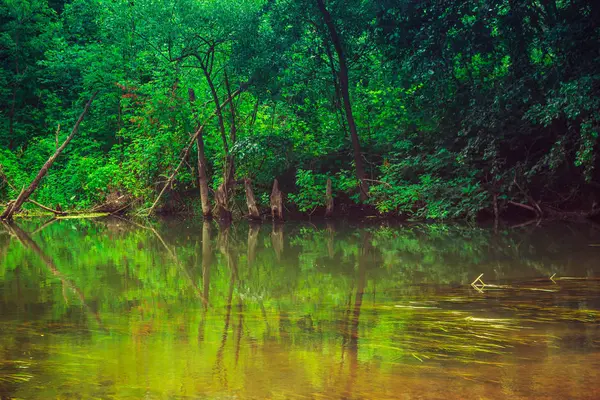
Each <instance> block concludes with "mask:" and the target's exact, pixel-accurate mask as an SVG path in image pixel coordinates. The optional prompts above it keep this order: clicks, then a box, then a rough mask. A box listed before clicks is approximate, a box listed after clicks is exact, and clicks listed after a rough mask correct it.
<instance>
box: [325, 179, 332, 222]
mask: <svg viewBox="0 0 600 400" xmlns="http://www.w3.org/2000/svg"><path fill="white" fill-rule="evenodd" d="M325 197H326V205H325V218H331V217H332V216H333V190H332V188H331V179H329V178H328V179H327V187H326V189H325Z"/></svg>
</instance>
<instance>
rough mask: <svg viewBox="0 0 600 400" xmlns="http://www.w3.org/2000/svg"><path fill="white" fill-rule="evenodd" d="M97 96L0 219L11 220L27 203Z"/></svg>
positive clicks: (71, 138) (90, 100)
mask: <svg viewBox="0 0 600 400" xmlns="http://www.w3.org/2000/svg"><path fill="white" fill-rule="evenodd" d="M97 94H98V92H95V93H94V94H93V95H92V97H90V99H89V100H88V102H87V104H86V105H85V108H84V109H83V112H82V113H81V115H80V116H79V118H78V119H77V122H75V126H73V130H71V134H70V135H69V136H68V137H67V139H65V141H64V142H63V144H62V145H60V147H59V148H57V149H56V151H55V152H54V154H53V155H52V156H50V158H49V159H48V161H46V162H45V163H44V165H43V166H42V169H40V171H39V172H38V174H37V175H36V177H35V178H34V179H33V181H32V182H31V184H30V185H29V187H28V188H27V189H24V190H22V191H21V193H20V194H19V196H18V197H17V199H16V200H15V201H14V203H13V204H12V205H11V206H9V207H7V208H6V210H5V211H4V213H3V214H2V215H1V216H0V219H6V220H11V219H12V217H13V215H14V214H15V213H17V212H19V210H20V209H21V206H22V205H23V203H24V202H25V201H27V199H28V198H29V196H31V194H32V193H33V192H34V191H35V189H37V187H38V185H39V184H40V182H41V181H42V179H43V178H44V176H46V173H47V172H48V170H49V169H50V167H51V166H52V164H54V161H56V159H57V158H58V156H60V153H62V152H63V150H64V149H65V147H67V145H68V144H69V143H70V142H71V140H73V137H75V134H76V133H77V130H78V129H79V125H80V124H81V121H83V118H84V117H85V115H86V114H87V112H88V110H89V109H90V106H91V105H92V101H94V98H95V97H96V95H97Z"/></svg>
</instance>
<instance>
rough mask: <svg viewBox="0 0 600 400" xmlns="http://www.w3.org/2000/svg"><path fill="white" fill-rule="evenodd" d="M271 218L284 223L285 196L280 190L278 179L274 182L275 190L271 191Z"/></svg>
mask: <svg viewBox="0 0 600 400" xmlns="http://www.w3.org/2000/svg"><path fill="white" fill-rule="evenodd" d="M270 200H271V216H272V217H273V220H274V221H283V194H282V193H281V191H280V190H279V182H278V181H277V179H275V180H274V181H273V190H272V191H271V198H270Z"/></svg>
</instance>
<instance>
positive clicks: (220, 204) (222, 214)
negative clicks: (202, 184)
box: [215, 182, 231, 222]
mask: <svg viewBox="0 0 600 400" xmlns="http://www.w3.org/2000/svg"><path fill="white" fill-rule="evenodd" d="M215 203H216V204H215V206H216V208H217V216H218V218H219V219H220V220H221V221H223V222H229V221H231V211H229V207H228V206H227V187H226V185H225V182H223V183H221V184H220V185H219V187H218V188H217V191H216V192H215Z"/></svg>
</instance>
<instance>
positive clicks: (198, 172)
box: [0, 0, 600, 220]
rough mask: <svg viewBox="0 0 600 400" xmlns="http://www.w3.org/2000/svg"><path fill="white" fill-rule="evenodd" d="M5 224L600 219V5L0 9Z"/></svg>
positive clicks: (28, 0)
mask: <svg viewBox="0 0 600 400" xmlns="http://www.w3.org/2000/svg"><path fill="white" fill-rule="evenodd" d="M0 26H1V29H0V113H1V114H0V210H2V212H3V214H2V215H3V217H4V218H6V219H10V218H12V216H13V215H15V214H17V213H19V212H20V213H28V212H29V213H33V212H38V211H40V210H45V211H50V212H53V213H56V214H62V213H65V212H72V211H73V212H75V211H88V212H89V211H103V212H111V213H131V214H139V215H149V214H167V213H169V214H175V213H177V214H179V213H181V214H195V215H203V216H204V217H206V218H209V217H211V216H212V215H215V216H217V217H218V218H220V219H231V218H240V217H250V218H253V219H260V218H263V217H266V216H265V215H266V214H267V215H268V214H271V213H273V217H278V218H281V217H286V216H292V215H298V216H304V217H306V216H349V215H369V216H371V215H372V216H375V215H377V216H387V217H398V218H411V219H423V220H450V219H471V220H472V219H481V218H494V217H495V218H496V219H498V218H503V217H509V216H513V215H521V216H524V217H528V218H561V219H562V218H593V217H596V216H599V215H600V204H598V203H599V202H600V172H599V167H600V160H599V159H598V147H599V145H598V132H599V130H600V2H597V1H585V0H532V1H518V0H496V1H492V0H467V1H457V0H453V1H433V0H344V1H342V0H218V1H217V0H164V1H153V0H128V1H124V0H1V2H0Z"/></svg>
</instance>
